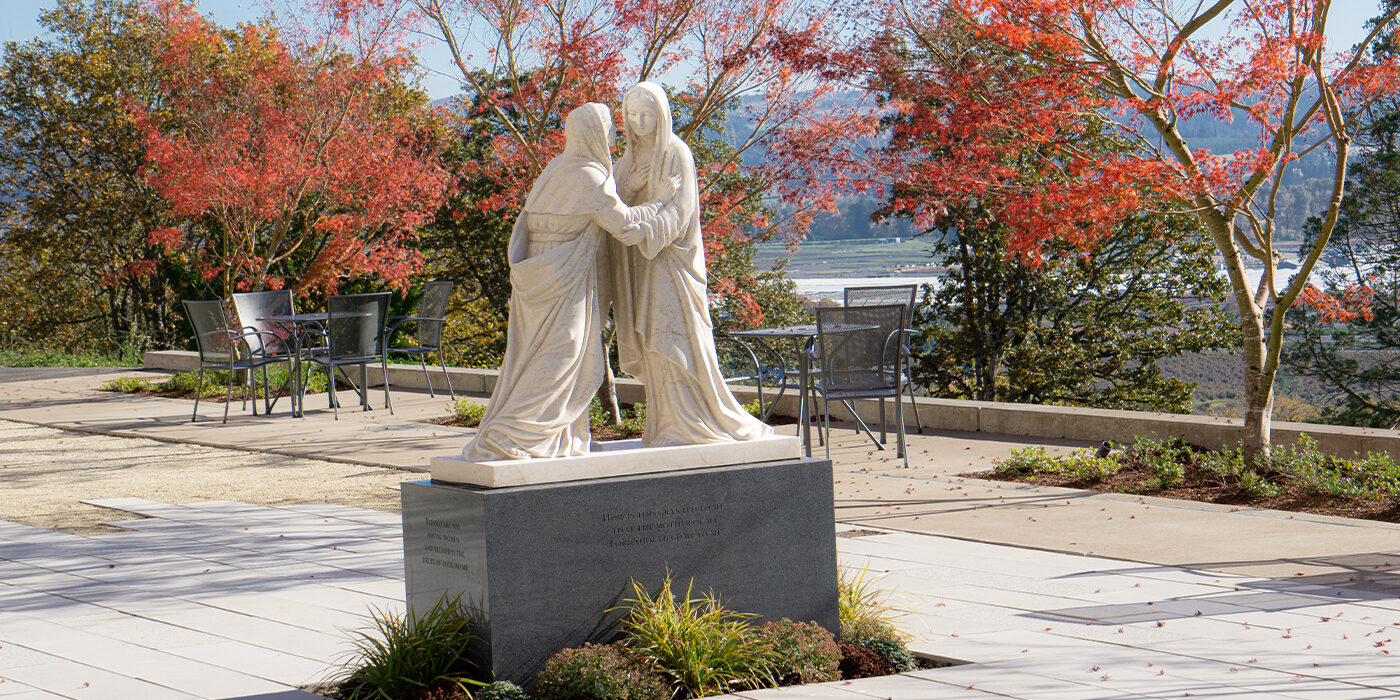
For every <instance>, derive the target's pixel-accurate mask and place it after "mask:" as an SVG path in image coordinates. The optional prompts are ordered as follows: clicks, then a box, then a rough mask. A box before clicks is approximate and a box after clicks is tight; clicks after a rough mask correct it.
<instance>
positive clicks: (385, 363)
mask: <svg viewBox="0 0 1400 700" xmlns="http://www.w3.org/2000/svg"><path fill="white" fill-rule="evenodd" d="M419 357H422V356H421V355H420V356H419ZM420 362H421V360H420ZM379 368H380V369H382V370H383V371H384V408H387V409H389V415H391V416H392V415H394V403H393V401H392V400H391V399H390V398H389V360H388V358H385V357H380V358H379ZM423 374H427V372H426V371H424V372H423ZM365 393H366V394H368V393H369V387H368V386H366V387H365ZM428 394H429V395H430V396H431V395H432V384H431V383H429V384H428Z"/></svg>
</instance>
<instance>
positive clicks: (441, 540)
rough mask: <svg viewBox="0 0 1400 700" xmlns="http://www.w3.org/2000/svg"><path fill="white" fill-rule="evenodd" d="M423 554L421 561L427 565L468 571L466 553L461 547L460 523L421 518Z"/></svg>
mask: <svg viewBox="0 0 1400 700" xmlns="http://www.w3.org/2000/svg"><path fill="white" fill-rule="evenodd" d="M423 525H424V529H423V537H424V538H425V539H426V540H427V541H426V542H425V543H424V545H423V551H424V554H423V556H422V557H421V561H422V562H423V563H424V564H426V565H428V566H436V567H440V568H443V569H455V570H457V571H470V570H471V569H470V567H468V566H467V553H466V551H465V550H463V549H462V547H463V544H462V537H463V533H462V524H461V523H455V522H452V521H451V520H442V519H437V518H427V517H425V518H423Z"/></svg>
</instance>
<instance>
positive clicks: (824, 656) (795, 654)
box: [758, 619, 841, 685]
mask: <svg viewBox="0 0 1400 700" xmlns="http://www.w3.org/2000/svg"><path fill="white" fill-rule="evenodd" d="M758 633H759V635H761V636H762V637H763V638H764V639H765V640H766V641H767V643H768V647H769V649H770V651H771V653H772V656H771V659H770V664H771V667H772V671H773V677H774V678H776V679H777V681H778V685H797V684H800V683H826V682H828V681H837V680H841V649H840V647H838V646H836V638H835V637H833V636H832V635H831V632H829V631H828V630H826V629H825V628H823V627H822V626H821V625H818V624H817V623H815V622H793V621H792V620H788V619H783V620H780V621H778V622H769V623H767V624H765V625H763V626H762V627H760V628H758Z"/></svg>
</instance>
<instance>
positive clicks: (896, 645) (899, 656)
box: [860, 637, 914, 673]
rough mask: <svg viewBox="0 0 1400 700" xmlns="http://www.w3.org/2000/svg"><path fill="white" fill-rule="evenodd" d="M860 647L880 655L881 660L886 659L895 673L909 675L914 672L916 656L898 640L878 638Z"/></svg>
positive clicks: (867, 641)
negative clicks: (908, 673)
mask: <svg viewBox="0 0 1400 700" xmlns="http://www.w3.org/2000/svg"><path fill="white" fill-rule="evenodd" d="M860 646H863V647H865V648H866V649H869V650H871V651H873V652H875V653H876V654H879V655H880V658H881V659H884V661H885V663H887V664H889V665H890V668H891V669H893V670H894V672H895V673H907V672H909V671H913V670H914V654H912V653H911V652H910V651H909V647H906V646H904V642H902V641H900V640H899V639H898V638H894V637H877V638H875V639H868V640H866V641H865V642H862V643H861V644H860Z"/></svg>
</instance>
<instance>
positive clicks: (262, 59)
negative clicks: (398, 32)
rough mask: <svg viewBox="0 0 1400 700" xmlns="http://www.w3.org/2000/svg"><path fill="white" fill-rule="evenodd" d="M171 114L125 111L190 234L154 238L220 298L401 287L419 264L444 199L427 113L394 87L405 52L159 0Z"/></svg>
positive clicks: (157, 184) (151, 170) (158, 185)
mask: <svg viewBox="0 0 1400 700" xmlns="http://www.w3.org/2000/svg"><path fill="white" fill-rule="evenodd" d="M154 17H155V19H154V21H156V22H159V24H160V33H159V35H161V36H163V38H164V45H163V46H161V47H160V60H161V65H162V68H163V71H164V73H163V87H164V89H165V91H166V93H167V94H166V106H167V107H168V112H169V113H170V114H173V115H175V118H174V120H173V121H169V120H167V121H165V122H162V123H157V122H156V121H155V120H154V119H149V118H147V116H146V115H144V114H138V115H137V117H138V123H139V124H140V125H141V127H142V128H143V129H145V130H146V142H147V148H148V171H147V178H148V180H149V182H150V183H151V185H152V186H153V187H154V188H155V189H156V190H157V191H158V192H159V193H160V194H161V195H162V196H163V197H164V198H165V199H167V200H168V201H169V202H170V205H171V207H172V208H173V210H174V211H175V212H176V214H178V215H181V216H186V217H189V220H190V225H189V226H188V227H187V230H184V231H180V230H172V229H159V230H156V231H153V232H152V233H151V236H150V240H151V242H152V244H159V245H161V246H163V248H164V249H165V250H166V251H167V252H170V251H175V252H176V253H177V254H181V255H185V256H187V257H188V259H189V261H190V263H191V264H192V265H193V266H194V267H195V268H196V269H198V270H199V271H200V273H201V275H202V276H203V277H204V279H206V280H211V279H214V278H216V277H219V278H221V279H222V282H223V287H224V292H225V293H228V292H232V291H234V290H238V289H263V288H273V289H276V288H281V287H284V286H293V287H295V288H297V289H298V290H300V291H309V290H317V291H324V292H333V291H335V289H336V288H337V286H338V285H339V283H340V281H341V280H342V279H345V278H351V277H377V278H379V279H382V280H383V281H384V282H386V283H388V284H391V285H396V286H399V287H403V286H406V284H407V281H408V277H409V276H410V275H411V274H413V273H414V272H416V271H417V270H418V269H419V267H420V266H421V264H422V260H421V257H420V256H419V254H418V253H417V252H416V251H415V250H414V249H413V248H412V247H411V245H410V244H411V243H412V242H413V240H414V237H415V235H416V234H415V231H414V229H415V227H417V226H419V225H421V224H422V223H424V222H425V221H426V220H428V219H429V218H430V217H431V215H432V213H433V211H434V210H435V209H436V208H437V207H438V206H439V204H440V203H441V202H442V200H443V198H444V196H445V190H446V184H447V178H446V174H445V173H444V172H442V170H441V168H440V167H439V166H438V164H437V160H436V150H437V147H436V146H435V138H434V137H433V134H432V131H431V129H432V125H431V122H430V120H429V118H430V116H431V115H430V113H428V112H427V111H426V110H425V109H424V108H422V107H421V106H420V103H421V98H419V97H417V96H415V95H414V94H412V93H411V92H409V91H408V90H407V89H405V88H404V87H403V81H402V79H401V78H402V71H403V70H405V68H406V67H407V62H406V59H405V58H403V57H400V56H373V55H372V56H369V57H366V58H356V57H354V56H351V55H349V54H346V53H343V52H339V51H336V50H333V49H332V48H330V47H328V46H326V45H324V44H311V43H300V44H292V45H289V44H287V43H285V42H283V41H282V39H281V37H280V36H279V35H278V33H277V32H276V31H274V30H271V29H269V28H266V27H263V26H258V25H245V26H242V27H240V28H239V29H238V30H237V31H235V32H225V31H222V30H220V28H219V27H217V26H215V25H213V24H212V23H210V22H209V21H208V20H206V19H205V18H203V17H201V16H200V15H199V14H198V13H197V12H196V10H195V7H194V5H193V4H189V3H186V2H183V1H182V0H159V1H158V2H156V4H155V15H154Z"/></svg>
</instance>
